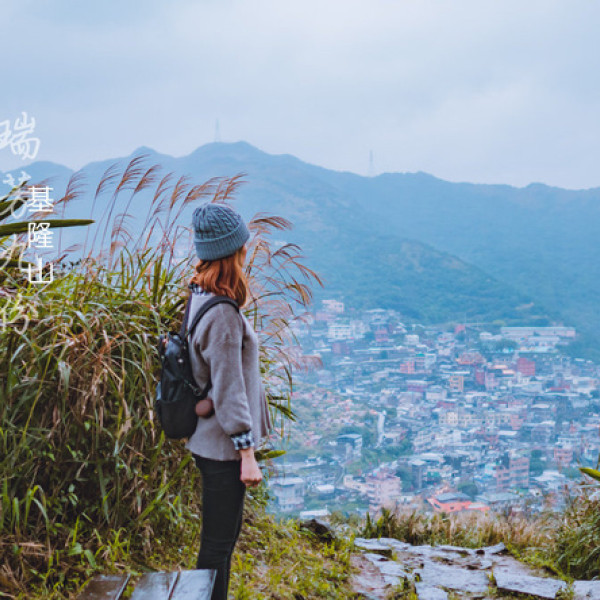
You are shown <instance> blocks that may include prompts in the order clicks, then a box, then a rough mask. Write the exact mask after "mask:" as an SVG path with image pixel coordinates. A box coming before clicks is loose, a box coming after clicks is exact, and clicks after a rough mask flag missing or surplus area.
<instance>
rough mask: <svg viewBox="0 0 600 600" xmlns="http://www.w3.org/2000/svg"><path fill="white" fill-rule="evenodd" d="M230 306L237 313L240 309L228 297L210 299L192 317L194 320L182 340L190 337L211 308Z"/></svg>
mask: <svg viewBox="0 0 600 600" xmlns="http://www.w3.org/2000/svg"><path fill="white" fill-rule="evenodd" d="M223 303H224V304H231V306H233V307H234V308H235V309H236V310H237V311H238V312H239V310H240V307H239V306H238V303H237V302H236V301H235V300H233V299H232V298H229V297H228V296H213V297H212V298H209V299H208V300H207V301H206V302H205V303H204V304H203V305H202V306H201V307H200V308H199V309H198V312H197V313H196V314H195V315H194V318H193V320H192V324H191V325H190V326H189V327H188V329H187V331H186V332H185V335H184V338H187V336H188V335H191V333H192V331H193V330H194V327H196V325H197V324H198V321H200V319H201V318H202V316H203V315H204V314H205V313H206V312H207V311H208V310H210V309H211V308H212V307H213V306H216V305H217V304H223Z"/></svg>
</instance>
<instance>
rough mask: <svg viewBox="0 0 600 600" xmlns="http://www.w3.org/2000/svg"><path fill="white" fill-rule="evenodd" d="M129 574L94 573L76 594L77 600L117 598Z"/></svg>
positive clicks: (108, 599)
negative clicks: (81, 590)
mask: <svg viewBox="0 0 600 600" xmlns="http://www.w3.org/2000/svg"><path fill="white" fill-rule="evenodd" d="M128 581H129V575H96V576H95V577H94V578H93V579H92V580H91V581H90V583H89V584H88V585H87V586H86V587H85V589H84V590H83V592H81V593H80V594H79V595H78V596H77V600H119V598H120V597H121V594H122V593H123V591H124V590H125V587H126V586H127V582H128Z"/></svg>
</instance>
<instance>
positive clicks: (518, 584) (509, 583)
mask: <svg viewBox="0 0 600 600" xmlns="http://www.w3.org/2000/svg"><path fill="white" fill-rule="evenodd" d="M494 578H495V579H496V587H497V588H498V589H499V590H501V591H503V592H512V593H515V592H516V593H520V594H530V595H531V596H535V597H537V598H543V599H544V600H554V599H555V598H556V592H558V590H560V589H562V588H566V587H567V584H566V583H565V582H564V581H561V580H560V579H552V578H550V577H535V576H533V575H517V574H515V573H511V572H510V571H498V572H494Z"/></svg>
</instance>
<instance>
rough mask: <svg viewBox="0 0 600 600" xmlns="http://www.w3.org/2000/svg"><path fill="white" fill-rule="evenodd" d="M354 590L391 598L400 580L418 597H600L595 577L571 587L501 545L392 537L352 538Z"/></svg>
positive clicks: (371, 597)
mask: <svg viewBox="0 0 600 600" xmlns="http://www.w3.org/2000/svg"><path fill="white" fill-rule="evenodd" d="M354 544H355V546H356V547H357V548H359V549H360V550H361V553H359V554H357V555H356V556H354V558H353V564H354V566H355V567H357V569H358V573H357V574H356V575H354V577H353V586H354V589H355V590H356V591H357V592H358V593H360V594H361V595H362V597H363V598H365V599H368V600H384V599H386V598H389V597H391V596H390V592H391V591H392V590H393V589H394V586H397V585H400V584H402V582H404V587H405V589H411V588H412V589H414V591H416V594H417V597H418V598H419V600H455V599H463V598H464V599H480V598H490V599H491V598H493V599H494V600H500V599H503V598H515V597H519V596H521V595H523V594H525V595H527V596H526V597H531V598H535V599H538V598H539V599H543V600H553V599H555V598H562V599H566V598H572V599H573V600H600V581H575V582H574V583H573V584H572V585H571V586H569V585H568V584H567V583H566V582H564V581H562V580H560V579H554V578H551V577H548V576H547V574H546V573H544V572H543V571H542V570H540V569H534V568H532V567H529V566H528V565H525V564H523V563H521V562H519V561H518V560H516V559H515V558H513V557H512V556H511V555H510V554H509V553H508V551H507V550H506V548H505V546H504V544H498V545H496V546H488V547H485V548H478V549H472V548H460V547H456V546H412V545H411V544H407V543H404V542H400V541H398V540H395V539H391V538H381V539H379V540H377V539H365V538H356V539H355V541H354Z"/></svg>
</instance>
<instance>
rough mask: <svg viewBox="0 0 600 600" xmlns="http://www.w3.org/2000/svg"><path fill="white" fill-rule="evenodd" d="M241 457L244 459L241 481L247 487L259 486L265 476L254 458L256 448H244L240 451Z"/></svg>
mask: <svg viewBox="0 0 600 600" xmlns="http://www.w3.org/2000/svg"><path fill="white" fill-rule="evenodd" d="M240 455H241V457H242V468H241V472H240V479H241V480H242V482H243V483H244V484H245V485H250V486H257V485H258V484H259V483H260V482H261V481H262V478H263V475H262V471H261V470H260V468H259V466H258V463H257V462H256V458H255V457H254V448H253V447H250V448H244V449H243V450H240Z"/></svg>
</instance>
